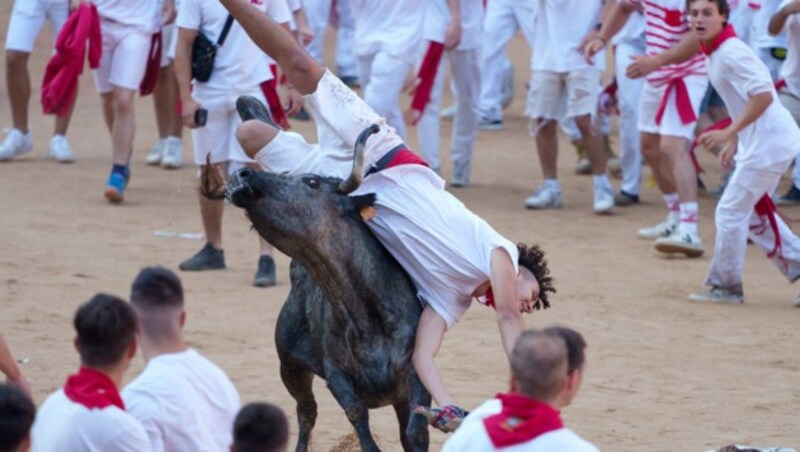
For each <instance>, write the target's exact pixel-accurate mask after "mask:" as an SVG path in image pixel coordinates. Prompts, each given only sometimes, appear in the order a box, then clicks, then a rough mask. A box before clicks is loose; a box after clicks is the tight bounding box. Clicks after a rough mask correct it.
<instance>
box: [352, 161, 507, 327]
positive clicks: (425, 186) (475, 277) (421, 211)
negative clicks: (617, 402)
mask: <svg viewBox="0 0 800 452" xmlns="http://www.w3.org/2000/svg"><path fill="white" fill-rule="evenodd" d="M366 193H377V199H376V203H375V211H376V212H377V214H376V215H375V217H374V218H372V219H370V220H369V221H367V222H366V223H367V226H369V228H370V229H371V230H372V232H374V233H375V235H376V236H377V237H378V239H379V240H380V241H381V243H382V244H383V246H385V247H386V249H387V250H388V251H389V252H390V253H391V254H392V256H394V258H395V259H397V261H398V262H399V263H400V265H401V266H402V267H403V269H405V271H406V272H407V273H408V275H409V276H410V277H411V280H412V281H413V282H414V285H415V286H416V288H417V293H418V295H419V296H420V297H421V299H422V300H423V301H424V302H425V303H427V304H429V305H430V306H431V308H433V309H434V310H435V311H436V313H437V314H439V315H440V316H441V317H442V318H443V319H444V320H445V322H447V327H448V328H450V327H451V326H453V324H455V323H456V322H457V321H458V320H459V319H460V318H461V317H462V316H463V315H464V313H465V312H466V311H467V309H469V306H470V304H471V302H472V295H471V294H472V293H473V292H474V291H475V289H477V288H478V286H480V285H481V284H483V283H485V282H486V281H488V280H489V279H490V277H491V254H492V251H493V250H494V249H495V248H503V249H505V250H506V251H507V252H508V254H509V256H510V257H511V261H512V262H513V263H514V269H515V270H516V269H517V268H518V264H517V259H518V258H519V254H518V251H517V247H516V245H514V244H513V243H512V242H511V241H509V240H508V239H506V238H505V237H503V236H501V235H500V234H499V233H498V232H497V231H495V230H494V229H492V227H491V226H489V224H488V223H487V222H486V221H484V220H483V219H482V218H480V217H479V216H477V215H475V214H474V213H472V212H471V211H470V210H469V209H467V208H466V207H465V206H464V204H463V203H462V202H461V201H459V200H458V198H456V197H455V196H453V195H452V194H450V193H449V192H447V191H446V190H445V189H444V181H443V180H442V179H441V178H440V177H439V176H437V175H436V173H434V172H433V171H431V170H430V169H429V168H427V167H424V166H421V165H413V164H412V165H400V166H395V167H392V168H388V169H385V170H383V171H380V172H379V173H376V174H373V175H371V176H368V177H366V178H365V179H364V182H363V183H362V184H361V186H360V187H359V188H358V189H357V190H356V191H355V192H354V195H357V194H366Z"/></svg>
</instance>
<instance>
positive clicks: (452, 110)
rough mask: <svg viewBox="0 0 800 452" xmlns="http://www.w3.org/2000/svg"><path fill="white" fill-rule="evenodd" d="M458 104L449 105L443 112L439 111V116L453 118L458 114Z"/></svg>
mask: <svg viewBox="0 0 800 452" xmlns="http://www.w3.org/2000/svg"><path fill="white" fill-rule="evenodd" d="M457 108H458V106H457V105H456V104H452V105H448V106H447V107H444V108H443V109H442V111H441V112H439V117H440V118H442V119H453V117H454V116H455V115H456V109H457Z"/></svg>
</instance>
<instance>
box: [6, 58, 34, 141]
mask: <svg viewBox="0 0 800 452" xmlns="http://www.w3.org/2000/svg"><path fill="white" fill-rule="evenodd" d="M30 55H31V54H30V53H27V52H17V51H14V50H6V86H7V89H8V100H9V103H10V104H11V117H12V121H13V123H14V128H15V129H19V130H20V131H22V132H24V133H27V132H28V102H29V101H30V99H31V80H30V75H29V74H28V59H29V58H30Z"/></svg>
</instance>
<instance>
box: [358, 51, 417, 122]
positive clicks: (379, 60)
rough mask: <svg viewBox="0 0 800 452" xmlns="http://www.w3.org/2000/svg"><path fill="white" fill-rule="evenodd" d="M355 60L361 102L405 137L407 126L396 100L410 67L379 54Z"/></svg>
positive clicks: (407, 64) (390, 56)
mask: <svg viewBox="0 0 800 452" xmlns="http://www.w3.org/2000/svg"><path fill="white" fill-rule="evenodd" d="M356 61H357V63H358V81H359V83H361V87H362V89H363V94H362V96H363V97H364V102H366V103H367V105H369V106H370V107H372V109H373V110H375V113H377V114H378V116H382V117H384V118H386V121H387V122H388V123H389V125H390V126H392V127H394V129H395V130H396V131H397V134H398V135H400V137H402V138H405V136H406V125H405V123H404V122H403V114H402V112H401V111H400V104H399V98H400V91H401V90H402V89H403V82H405V79H406V75H407V74H408V70H409V69H410V68H411V65H410V64H409V63H407V62H405V61H403V60H401V59H399V58H396V57H394V56H392V55H389V54H388V53H386V52H382V51H381V52H376V53H373V54H370V55H365V56H359V57H358V58H357V60H356Z"/></svg>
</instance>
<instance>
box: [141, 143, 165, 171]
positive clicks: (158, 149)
mask: <svg viewBox="0 0 800 452" xmlns="http://www.w3.org/2000/svg"><path fill="white" fill-rule="evenodd" d="M166 144H167V139H166V138H159V139H158V140H157V141H156V142H155V144H153V148H152V149H150V153H149V154H147V158H146V159H145V163H147V164H148V165H160V164H161V158H162V157H164V146H165V145H166Z"/></svg>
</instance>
